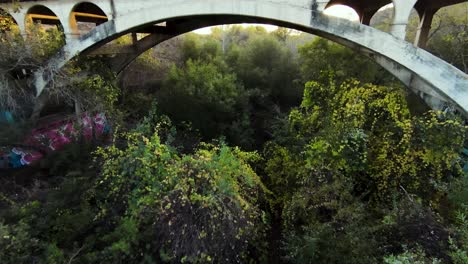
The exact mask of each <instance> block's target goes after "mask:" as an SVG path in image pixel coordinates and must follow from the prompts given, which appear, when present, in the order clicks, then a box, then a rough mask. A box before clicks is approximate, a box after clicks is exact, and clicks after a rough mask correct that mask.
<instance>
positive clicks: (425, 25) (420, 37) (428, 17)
mask: <svg viewBox="0 0 468 264" xmlns="http://www.w3.org/2000/svg"><path fill="white" fill-rule="evenodd" d="M437 11H438V9H425V10H424V11H423V12H422V14H419V17H420V22H419V26H418V31H417V32H416V38H415V39H414V45H415V46H417V47H419V48H422V49H425V48H426V46H427V41H428V40H429V32H430V31H431V25H432V20H433V18H434V14H435V13H436V12H437Z"/></svg>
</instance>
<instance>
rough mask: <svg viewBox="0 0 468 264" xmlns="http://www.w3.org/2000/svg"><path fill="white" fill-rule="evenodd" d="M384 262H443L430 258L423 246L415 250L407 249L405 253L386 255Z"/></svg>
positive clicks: (416, 263) (392, 263)
mask: <svg viewBox="0 0 468 264" xmlns="http://www.w3.org/2000/svg"><path fill="white" fill-rule="evenodd" d="M384 263H386V264H413V263H414V264H426V263H431V264H438V263H442V262H441V261H440V260H438V259H429V258H427V257H426V254H425V253H424V251H423V250H421V248H416V249H415V250H412V251H408V250H405V252H404V253H402V254H399V255H397V256H394V255H390V256H386V257H384Z"/></svg>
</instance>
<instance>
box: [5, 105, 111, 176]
mask: <svg viewBox="0 0 468 264" xmlns="http://www.w3.org/2000/svg"><path fill="white" fill-rule="evenodd" d="M109 133H110V126H109V123H108V121H107V119H106V115H105V114H104V113H98V114H96V115H94V116H90V115H88V114H87V113H85V114H83V115H82V117H81V118H64V119H60V120H58V121H54V122H45V123H44V124H41V125H40V127H39V128H36V129H34V130H32V131H31V133H30V134H29V136H27V137H26V138H25V140H24V141H23V142H22V143H21V145H18V146H15V147H8V148H4V149H3V151H2V149H0V169H12V168H13V169H14V168H21V167H24V166H28V165H31V164H33V163H35V162H37V161H39V160H41V159H43V158H44V157H45V155H46V154H48V153H51V152H55V151H59V150H61V149H63V148H64V147H65V146H66V145H68V144H70V143H72V142H76V141H78V140H79V139H80V138H81V137H82V139H84V140H85V141H88V142H89V141H91V140H93V139H94V138H96V139H97V138H103V137H105V136H106V135H108V134H109Z"/></svg>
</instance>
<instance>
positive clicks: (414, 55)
mask: <svg viewBox="0 0 468 264" xmlns="http://www.w3.org/2000/svg"><path fill="white" fill-rule="evenodd" d="M226 16H227V17H230V19H232V18H236V21H235V22H236V23H240V22H244V23H267V24H275V25H278V26H283V27H288V28H293V29H296V30H300V31H304V32H308V33H312V34H315V35H318V36H321V37H324V38H327V39H330V40H332V41H335V42H338V43H340V44H343V45H345V46H347V47H350V48H353V49H355V50H357V51H359V52H362V53H364V54H367V55H368V56H370V57H372V58H374V59H375V60H378V59H381V60H383V61H386V63H387V67H386V68H389V69H393V71H391V72H393V73H394V74H398V73H401V72H404V74H402V76H400V77H401V78H400V79H401V80H403V79H404V80H405V81H404V83H405V84H407V85H411V84H412V83H413V84H414V83H420V84H423V85H422V86H423V87H425V88H424V89H425V90H428V91H429V92H432V93H433V94H436V95H438V96H439V97H441V98H443V99H445V100H446V101H448V102H451V103H452V104H453V105H454V106H455V107H457V108H458V109H459V110H460V111H462V112H463V113H464V114H467V113H468V81H467V79H468V78H467V76H466V74H464V73H462V72H461V71H459V70H458V69H456V68H455V67H453V66H451V65H449V64H448V63H446V62H444V61H442V60H441V59H438V58H437V57H435V56H433V55H431V54H429V53H427V52H425V51H424V50H421V49H418V48H416V47H414V46H413V45H411V44H410V43H407V42H405V41H403V40H400V39H397V38H395V37H393V36H391V35H389V34H387V33H384V32H380V31H378V30H376V29H373V28H370V27H367V26H363V25H360V24H358V23H353V22H350V21H348V20H345V19H340V18H334V17H327V16H325V15H323V14H321V13H319V12H314V10H307V9H304V8H301V7H297V6H293V5H291V4H288V3H274V2H271V1H266V0H265V1H260V0H259V1H248V0H240V1H239V0H226V1H217V0H204V1H199V0H191V1H184V2H178V3H174V4H167V5H165V6H148V7H147V8H145V9H140V10H138V11H135V12H130V13H128V14H125V15H122V16H120V17H117V18H116V19H114V20H111V21H109V22H106V23H104V24H102V25H100V26H98V27H97V28H95V29H94V30H92V31H91V32H89V33H88V34H86V35H84V36H82V37H81V38H80V39H79V40H76V41H73V42H71V43H69V44H67V45H66V46H64V48H63V49H62V51H61V52H60V53H59V54H57V55H56V56H55V57H54V58H52V59H51V60H50V61H49V62H48V64H47V65H46V66H45V67H43V68H42V69H40V70H39V71H38V72H37V73H36V74H35V77H36V78H35V86H36V88H37V92H38V94H40V93H41V92H42V90H43V88H44V87H45V86H46V84H47V83H48V82H49V81H50V79H51V78H52V77H53V76H51V74H50V73H48V68H49V69H56V68H60V67H62V66H63V65H65V63H66V62H68V61H69V60H70V59H71V58H73V57H74V56H77V55H79V54H80V53H82V52H85V51H89V50H92V49H94V48H96V47H98V46H99V45H102V44H103V43H106V42H108V41H110V40H112V39H115V38H117V37H119V36H121V35H124V34H127V33H129V32H138V31H139V30H142V29H148V28H152V27H154V28H155V30H160V29H157V28H156V25H157V24H158V23H160V22H166V21H172V20H175V19H185V20H188V21H190V19H193V18H200V17H203V18H206V19H210V18H213V19H221V20H222V18H223V17H226Z"/></svg>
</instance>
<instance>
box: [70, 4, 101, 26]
mask: <svg viewBox="0 0 468 264" xmlns="http://www.w3.org/2000/svg"><path fill="white" fill-rule="evenodd" d="M70 18H71V19H73V20H74V22H85V23H94V24H96V25H100V24H102V23H105V22H107V21H108V18H107V15H106V13H104V11H102V9H101V8H100V7H98V6H97V5H95V4H93V3H90V2H82V3H79V4H77V5H75V7H74V8H73V10H72V13H71V16H70Z"/></svg>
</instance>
